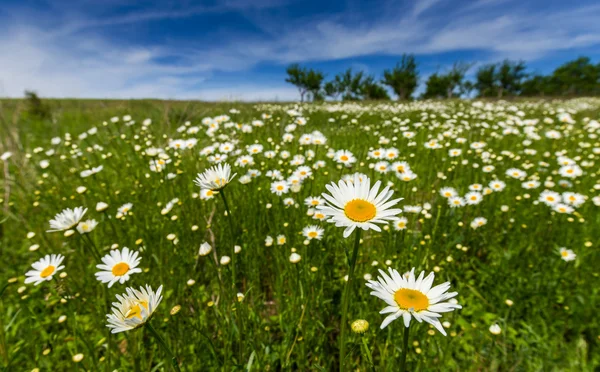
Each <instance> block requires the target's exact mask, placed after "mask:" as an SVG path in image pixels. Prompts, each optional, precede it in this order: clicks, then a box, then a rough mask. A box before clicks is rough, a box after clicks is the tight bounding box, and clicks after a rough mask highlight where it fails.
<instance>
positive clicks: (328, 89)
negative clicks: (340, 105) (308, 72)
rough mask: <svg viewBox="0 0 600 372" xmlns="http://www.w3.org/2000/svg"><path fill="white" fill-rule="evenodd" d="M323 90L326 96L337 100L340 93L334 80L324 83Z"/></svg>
mask: <svg viewBox="0 0 600 372" xmlns="http://www.w3.org/2000/svg"><path fill="white" fill-rule="evenodd" d="M323 90H324V92H325V95H326V96H327V97H331V98H333V99H334V100H337V97H338V96H339V95H340V94H341V93H342V92H341V91H340V87H339V85H338V84H337V82H336V81H335V80H333V81H328V82H326V83H325V85H324V87H323Z"/></svg>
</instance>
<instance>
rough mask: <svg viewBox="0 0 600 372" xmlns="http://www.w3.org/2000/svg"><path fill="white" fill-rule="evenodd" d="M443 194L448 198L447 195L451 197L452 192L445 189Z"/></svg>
mask: <svg viewBox="0 0 600 372" xmlns="http://www.w3.org/2000/svg"><path fill="white" fill-rule="evenodd" d="M444 196H445V197H447V198H449V197H451V196H452V193H451V192H448V191H446V192H445V193H444Z"/></svg>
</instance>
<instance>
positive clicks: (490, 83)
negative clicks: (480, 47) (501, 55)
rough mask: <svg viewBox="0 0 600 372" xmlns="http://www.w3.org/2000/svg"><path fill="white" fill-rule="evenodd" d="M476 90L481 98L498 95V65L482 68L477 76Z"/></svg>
mask: <svg viewBox="0 0 600 372" xmlns="http://www.w3.org/2000/svg"><path fill="white" fill-rule="evenodd" d="M475 79H476V81H475V88H476V89H477V91H478V92H479V96H480V97H491V96H494V95H496V94H497V90H498V89H497V86H496V65H495V64H489V65H484V66H481V67H480V68H479V69H478V70H477V74H476V75H475Z"/></svg>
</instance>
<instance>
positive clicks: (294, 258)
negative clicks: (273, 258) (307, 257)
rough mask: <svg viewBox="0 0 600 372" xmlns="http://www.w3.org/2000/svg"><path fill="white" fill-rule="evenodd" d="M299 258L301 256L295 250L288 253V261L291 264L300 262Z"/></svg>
mask: <svg viewBox="0 0 600 372" xmlns="http://www.w3.org/2000/svg"><path fill="white" fill-rule="evenodd" d="M301 259H302V257H301V256H300V255H299V254H298V253H296V252H294V253H292V254H291V255H290V262H291V263H293V264H295V263H298V262H300V260H301Z"/></svg>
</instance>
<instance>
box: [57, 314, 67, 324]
mask: <svg viewBox="0 0 600 372" xmlns="http://www.w3.org/2000/svg"><path fill="white" fill-rule="evenodd" d="M65 320H67V316H66V315H61V316H59V317H58V322H59V323H63V322H64V321H65Z"/></svg>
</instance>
